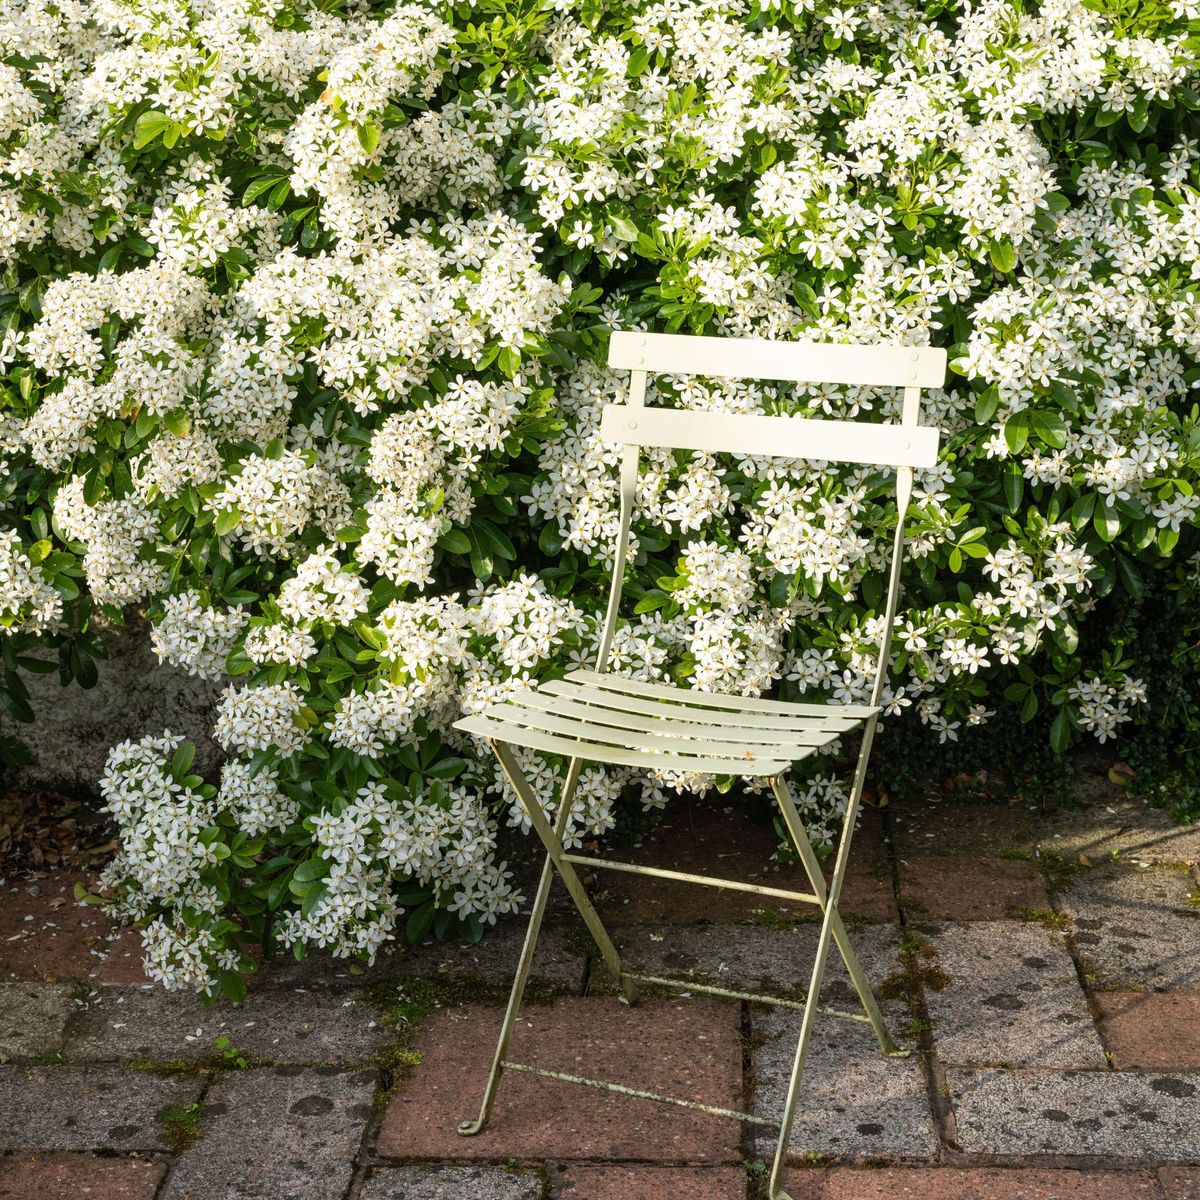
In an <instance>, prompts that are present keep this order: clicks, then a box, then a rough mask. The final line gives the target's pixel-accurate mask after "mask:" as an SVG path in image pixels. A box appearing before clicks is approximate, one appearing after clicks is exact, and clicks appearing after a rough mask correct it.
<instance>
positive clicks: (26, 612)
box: [0, 529, 63, 636]
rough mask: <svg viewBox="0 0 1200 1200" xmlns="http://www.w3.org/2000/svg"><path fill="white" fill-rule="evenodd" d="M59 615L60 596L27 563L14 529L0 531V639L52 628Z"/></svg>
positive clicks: (60, 606)
mask: <svg viewBox="0 0 1200 1200" xmlns="http://www.w3.org/2000/svg"><path fill="white" fill-rule="evenodd" d="M62 613H63V604H62V597H61V596H60V595H59V594H58V592H57V591H55V589H54V588H53V587H51V586H50V584H49V583H47V581H46V578H45V576H44V575H43V574H42V572H41V571H40V570H38V568H37V567H36V566H34V564H33V563H32V562H31V561H30V558H29V555H28V554H27V553H26V551H25V550H24V548H23V547H22V545H21V538H20V536H19V535H18V534H17V532H16V530H14V529H3V530H0V636H3V635H11V634H14V633H43V632H44V631H46V630H48V629H54V628H56V627H57V625H58V624H59V622H60V621H61V620H62Z"/></svg>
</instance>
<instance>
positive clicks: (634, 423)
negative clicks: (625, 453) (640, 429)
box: [625, 421, 637, 429]
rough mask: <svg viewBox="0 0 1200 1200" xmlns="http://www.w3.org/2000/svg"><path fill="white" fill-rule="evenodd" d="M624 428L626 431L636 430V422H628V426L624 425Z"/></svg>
mask: <svg viewBox="0 0 1200 1200" xmlns="http://www.w3.org/2000/svg"><path fill="white" fill-rule="evenodd" d="M625 428H626V429H636V428H637V422H636V421H630V422H629V424H628V425H626V427H625Z"/></svg>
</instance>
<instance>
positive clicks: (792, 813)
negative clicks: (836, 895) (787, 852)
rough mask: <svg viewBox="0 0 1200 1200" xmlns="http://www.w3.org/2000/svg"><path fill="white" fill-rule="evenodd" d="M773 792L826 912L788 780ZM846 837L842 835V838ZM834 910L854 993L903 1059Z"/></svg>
mask: <svg viewBox="0 0 1200 1200" xmlns="http://www.w3.org/2000/svg"><path fill="white" fill-rule="evenodd" d="M771 790H772V791H773V792H774V793H775V799H776V800H777V801H778V802H779V809H780V811H781V812H782V813H783V819H784V822H785V824H786V825H787V827H788V832H789V833H790V834H791V835H792V841H793V842H794V843H795V846H796V851H797V853H798V854H799V855H800V861H801V863H802V864H803V866H804V871H805V874H806V875H807V876H808V880H809V883H810V884H811V885H812V889H813V892H814V893H815V894H816V897H817V899H818V900H819V901H820V903H821V908H822V910H824V909H825V908H826V899H827V893H826V889H825V877H824V875H823V874H822V873H821V864H820V862H819V861H818V859H817V855H816V851H814V850H813V848H812V843H811V842H810V841H809V840H808V834H807V833H806V832H805V829H804V822H803V821H801V819H800V814H799V812H798V811H797V809H796V803H795V801H794V800H793V799H792V794H791V791H790V790H789V788H788V786H787V781H786V780H785V779H784V777H783V776H782V775H776V776H774V777H773V778H772V779H771ZM845 836H846V835H845V834H844V833H843V838H845ZM839 891H840V888H839ZM832 911H833V926H832V932H833V940H834V942H835V943H836V944H837V948H838V953H839V954H841V956H842V961H843V962H844V963H845V964H846V971H847V972H848V973H849V975H850V982H851V983H852V984H853V985H854V990H855V991H856V992H857V993H858V999H859V1002H860V1003H861V1004H862V1006H863V1011H864V1012H865V1013H866V1014H867V1018H868V1019H869V1020H870V1022H871V1028H872V1029H873V1030H874V1031H875V1037H876V1039H877V1040H878V1042H879V1045H880V1048H881V1049H882V1050H883V1052H884V1054H887V1055H889V1056H890V1057H901V1058H903V1057H905V1056H906V1055H907V1054H908V1051H907V1050H902V1049H901V1048H900V1047H899V1046H897V1045H896V1043H895V1041H894V1040H893V1038H892V1035H891V1033H890V1032H889V1031H888V1027H887V1022H886V1021H885V1020H884V1018H883V1013H882V1012H881V1011H880V1008H879V1004H878V1002H877V1001H876V999H875V993H874V992H873V991H872V990H871V982H870V980H869V979H868V977H867V973H866V971H864V970H863V966H862V963H861V962H860V961H859V957H858V955H857V953H855V950H854V947H853V946H852V945H851V944H850V935H849V934H848V933H847V932H846V926H845V923H844V922H843V921H842V914H841V913H840V912H838V911H837V909H836V908H835V909H833V910H832Z"/></svg>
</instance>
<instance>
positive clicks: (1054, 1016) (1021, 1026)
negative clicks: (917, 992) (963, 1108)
mask: <svg viewBox="0 0 1200 1200" xmlns="http://www.w3.org/2000/svg"><path fill="white" fill-rule="evenodd" d="M931 938H932V941H933V943H934V945H935V946H936V947H937V953H938V959H937V965H938V968H939V969H940V970H941V971H942V972H944V974H945V975H946V976H948V982H947V984H946V986H945V987H942V988H939V989H933V988H927V989H926V992H925V1001H926V1004H927V1005H928V1007H929V1015H930V1016H931V1017H932V1019H933V1025H934V1035H933V1036H934V1041H935V1043H936V1045H937V1051H938V1055H939V1057H940V1058H941V1059H942V1060H943V1061H944V1062H948V1063H953V1064H955V1065H966V1064H988V1065H991V1066H999V1065H1007V1066H1023V1067H1030V1066H1041V1067H1099V1068H1102V1067H1104V1066H1105V1058H1104V1047H1103V1046H1102V1045H1101V1043H1100V1036H1099V1034H1098V1033H1097V1031H1096V1026H1095V1023H1094V1022H1093V1020H1092V1015H1091V1012H1090V1011H1089V1010H1088V1006H1087V1001H1086V998H1085V997H1084V994H1083V991H1082V989H1081V988H1080V986H1079V978H1078V975H1077V974H1076V971H1075V963H1074V961H1073V960H1072V959H1071V956H1070V954H1069V953H1068V951H1067V948H1066V945H1065V944H1064V942H1063V938H1062V935H1061V934H1060V933H1059V932H1058V931H1057V930H1052V929H1045V928H1043V927H1042V926H1040V925H1035V924H1029V923H1025V922H1017V921H972V922H970V923H969V924H963V925H947V926H945V927H944V928H943V929H941V930H939V931H938V932H937V933H936V934H933V935H931Z"/></svg>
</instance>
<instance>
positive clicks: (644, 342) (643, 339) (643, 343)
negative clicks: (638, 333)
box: [637, 337, 646, 346]
mask: <svg viewBox="0 0 1200 1200" xmlns="http://www.w3.org/2000/svg"><path fill="white" fill-rule="evenodd" d="M637 344H638V345H639V346H644V345H645V344H646V339H645V338H644V337H640V338H638V340H637Z"/></svg>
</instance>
